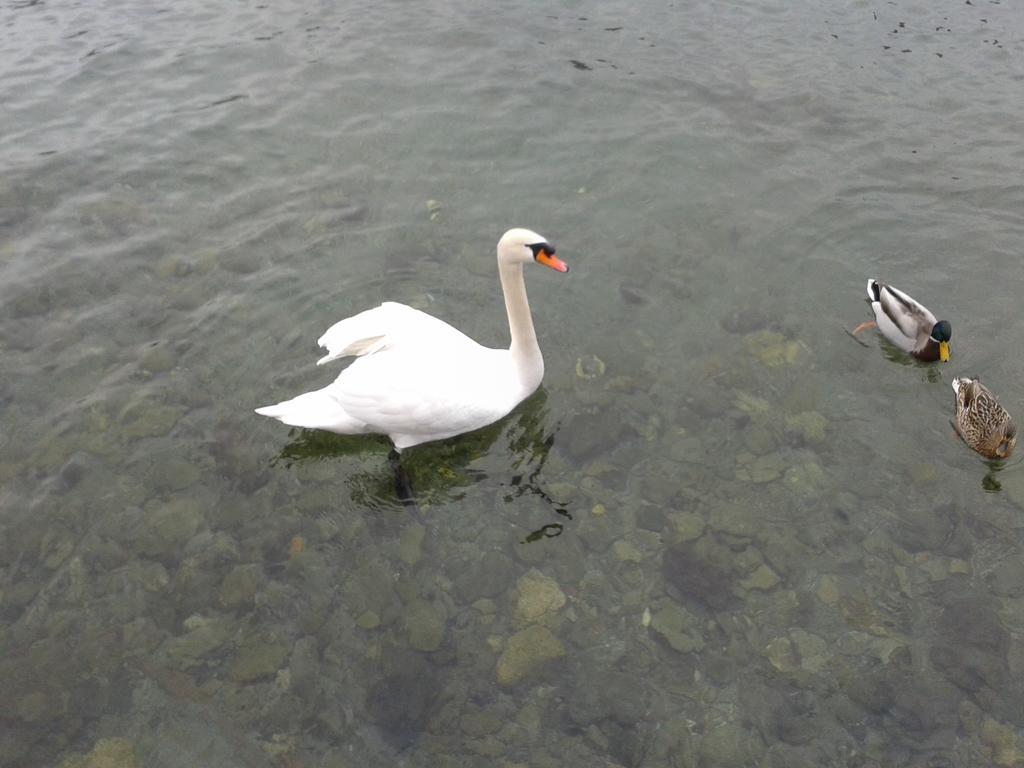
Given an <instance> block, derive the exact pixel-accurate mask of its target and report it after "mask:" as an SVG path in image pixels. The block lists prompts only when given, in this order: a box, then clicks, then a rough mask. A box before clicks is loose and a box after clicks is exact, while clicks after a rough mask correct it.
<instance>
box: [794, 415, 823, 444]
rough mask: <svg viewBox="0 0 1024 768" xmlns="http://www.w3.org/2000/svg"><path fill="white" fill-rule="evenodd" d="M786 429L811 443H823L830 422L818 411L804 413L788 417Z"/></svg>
mask: <svg viewBox="0 0 1024 768" xmlns="http://www.w3.org/2000/svg"><path fill="white" fill-rule="evenodd" d="M786 429H787V431H789V432H790V433H793V434H797V435H799V436H800V437H802V438H803V439H804V440H806V441H807V442H809V443H823V442H825V437H826V431H827V429H828V420H827V419H826V418H825V417H824V416H822V415H821V414H820V413H818V412H817V411H803V412H802V413H797V414H795V415H792V416H787V417H786Z"/></svg>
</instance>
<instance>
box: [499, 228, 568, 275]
mask: <svg viewBox="0 0 1024 768" xmlns="http://www.w3.org/2000/svg"><path fill="white" fill-rule="evenodd" d="M498 261H500V262H503V263H506V264H528V263H529V262H531V261H536V262H537V263H538V264H543V265H544V266H545V267H550V268H551V269H553V270H555V271H556V272H568V271H569V266H568V265H567V264H566V263H565V262H564V261H562V260H561V259H560V258H558V257H557V256H555V246H553V245H552V244H551V243H549V242H548V241H547V240H545V239H544V238H543V237H541V236H540V235H538V234H537V233H536V232H531V231H530V230H528V229H510V230H509V231H508V232H506V233H505V234H504V235H502V236H501V240H499V241H498Z"/></svg>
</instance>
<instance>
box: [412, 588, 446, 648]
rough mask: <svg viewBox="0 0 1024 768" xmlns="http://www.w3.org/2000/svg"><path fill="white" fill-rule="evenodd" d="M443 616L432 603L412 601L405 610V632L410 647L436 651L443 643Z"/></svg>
mask: <svg viewBox="0 0 1024 768" xmlns="http://www.w3.org/2000/svg"><path fill="white" fill-rule="evenodd" d="M444 630H445V616H444V614H443V613H442V612H441V610H440V609H439V608H438V607H437V606H436V605H434V604H433V603H430V602H427V601H426V600H413V601H412V602H411V603H409V605H408V606H406V609H405V631H406V633H407V634H408V637H409V645H410V647H412V648H414V649H416V650H417V651H436V650H437V649H438V648H440V647H441V643H442V642H443V641H444Z"/></svg>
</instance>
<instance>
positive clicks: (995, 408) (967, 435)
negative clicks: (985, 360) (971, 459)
mask: <svg viewBox="0 0 1024 768" xmlns="http://www.w3.org/2000/svg"><path fill="white" fill-rule="evenodd" d="M953 391H954V392H955V393H956V419H955V420H954V421H953V428H954V429H955V430H956V432H957V434H958V435H960V437H961V438H963V441H964V442H965V443H967V444H968V445H969V446H970V447H971V448H973V449H974V450H976V451H977V452H978V453H980V454H981V455H982V456H984V457H986V458H989V459H1005V458H1007V457H1008V456H1009V455H1010V454H1011V453H1013V448H1014V446H1015V445H1017V425H1016V424H1015V423H1014V421H1013V417H1012V416H1010V414H1009V413H1007V411H1006V409H1005V408H1003V406H1002V405H1000V404H999V399H998V398H997V397H996V396H995V395H993V394H992V391H991V390H990V389H989V388H988V387H986V386H985V385H984V384H982V383H981V380H980V379H971V378H967V377H957V378H955V379H953Z"/></svg>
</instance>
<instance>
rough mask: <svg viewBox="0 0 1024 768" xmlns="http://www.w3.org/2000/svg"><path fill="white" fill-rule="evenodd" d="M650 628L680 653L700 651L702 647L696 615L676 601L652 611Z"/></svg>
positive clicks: (702, 641)
mask: <svg viewBox="0 0 1024 768" xmlns="http://www.w3.org/2000/svg"><path fill="white" fill-rule="evenodd" d="M651 629H653V630H654V631H655V632H657V633H658V634H659V635H661V637H663V638H664V639H665V642H667V643H668V644H669V645H670V646H672V648H674V649H675V650H677V651H679V652H680V653H690V651H700V650H702V649H703V648H704V639H703V638H702V637H701V634H700V622H699V621H698V619H697V617H696V616H694V615H693V614H692V613H690V612H689V611H687V610H686V609H685V608H683V607H682V606H681V605H677V604H676V603H669V604H668V605H666V606H664V607H662V608H659V609H658V610H657V611H656V612H655V613H654V615H653V616H652V617H651Z"/></svg>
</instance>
